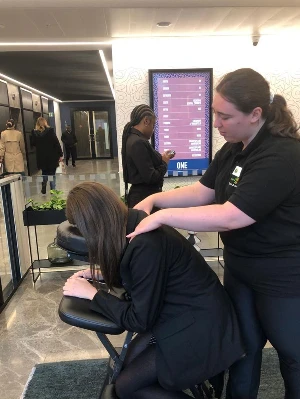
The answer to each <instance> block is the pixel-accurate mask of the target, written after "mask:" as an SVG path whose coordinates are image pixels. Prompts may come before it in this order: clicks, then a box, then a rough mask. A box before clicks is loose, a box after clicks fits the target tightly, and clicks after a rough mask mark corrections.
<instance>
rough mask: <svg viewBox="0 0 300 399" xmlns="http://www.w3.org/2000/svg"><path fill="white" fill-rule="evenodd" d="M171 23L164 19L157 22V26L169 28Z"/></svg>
mask: <svg viewBox="0 0 300 399" xmlns="http://www.w3.org/2000/svg"><path fill="white" fill-rule="evenodd" d="M170 25H171V22H167V21H165V22H164V21H162V22H157V24H156V26H158V27H159V28H168V27H169V26H170Z"/></svg>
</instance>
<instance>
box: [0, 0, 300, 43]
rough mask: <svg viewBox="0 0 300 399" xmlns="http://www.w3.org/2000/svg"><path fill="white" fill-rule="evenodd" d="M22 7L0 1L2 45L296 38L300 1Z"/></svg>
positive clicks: (40, 2)
mask: <svg viewBox="0 0 300 399" xmlns="http://www.w3.org/2000/svg"><path fill="white" fill-rule="evenodd" d="M24 3H25V2H24V0H0V43H1V42H2V43H3V42H26V41H31V42H45V41H63V42H67V41H107V40H110V39H114V38H119V37H145V36H150V37H151V36H200V35H251V34H257V33H259V34H261V35H270V34H272V35H273V34H282V33H283V32H293V33H295V32H297V33H300V2H299V0H297V1H295V0H286V1H282V0H270V1H269V0H262V1H259V0H252V1H248V0H246V1H242V0H231V1H228V0H227V1H225V0H204V1H199V0H198V1H196V0H185V1H184V4H185V7H184V8H182V4H183V0H181V1H178V0H151V1H150V0H146V1H144V0H143V1H141V0H126V2H125V1H124V0H63V1H62V0H51V2H49V0H31V1H30V0H26V6H25V4H24ZM296 3H297V4H299V6H298V7H296ZM49 4H51V8H49ZM199 4H201V5H202V7H199ZM250 4H251V6H250ZM120 5H122V6H123V8H119V6H120ZM124 5H126V7H128V8H124ZM158 5H159V8H154V7H155V6H158ZM208 5H209V6H208ZM237 5H239V6H237ZM270 5H272V6H270ZM135 6H136V7H137V8H136V7H135ZM33 7H34V8H33ZM159 21H170V22H171V26H170V27H169V28H158V27H157V26H156V24H157V22H159ZM14 49H15V48H14Z"/></svg>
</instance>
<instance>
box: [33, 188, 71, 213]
mask: <svg viewBox="0 0 300 399" xmlns="http://www.w3.org/2000/svg"><path fill="white" fill-rule="evenodd" d="M50 194H51V197H50V200H49V201H46V202H43V203H40V202H36V201H34V200H33V199H32V198H30V200H29V203H30V204H31V205H30V206H31V208H32V209H33V210H34V211H49V210H62V209H65V207H66V202H67V201H66V200H65V199H63V198H61V196H62V194H63V191H59V190H50Z"/></svg>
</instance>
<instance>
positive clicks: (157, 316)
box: [91, 209, 244, 390]
mask: <svg viewBox="0 0 300 399" xmlns="http://www.w3.org/2000/svg"><path fill="white" fill-rule="evenodd" d="M145 216H146V214H145V213H144V212H142V211H138V210H135V209H129V219H128V225H127V232H132V231H133V230H134V228H135V226H136V225H137V224H138V223H139V221H140V220H142V219H143V218H144V217H145ZM120 273H121V279H122V284H123V286H124V288H125V290H126V291H127V292H128V293H129V294H130V296H131V301H130V302H128V301H125V300H121V299H119V298H117V297H115V296H112V295H110V294H108V293H97V294H96V295H95V297H94V299H93V300H92V302H91V308H92V309H93V310H95V311H97V312H99V313H102V314H103V315H104V316H106V317H108V318H109V319H111V320H113V321H114V322H115V323H116V324H118V325H119V326H122V327H123V328H125V329H126V330H129V331H135V332H139V333H142V332H145V331H149V330H151V331H152V333H153V335H154V336H155V338H156V340H157V343H156V348H157V355H156V359H157V370H158V378H159V382H160V384H161V385H162V386H163V387H165V388H166V389H177V390H181V389H185V388H188V387H191V386H192V385H193V384H196V383H200V382H202V381H205V380H206V379H208V378H210V377H212V376H214V375H216V374H218V373H219V372H221V371H223V370H225V369H227V368H228V367H229V366H230V365H231V364H232V363H234V362H235V361H236V360H237V359H239V358H240V357H241V356H242V354H243V352H244V350H243V347H242V343H241V338H240V332H239V328H238V324H237V319H236V315H235V313H234V310H233V306H232V304H231V302H230V300H229V298H228V296H227V294H226V292H225V290H224V288H223V286H222V285H221V283H220V281H219V279H218V277H217V276H216V274H215V273H214V272H213V271H212V270H211V268H210V267H209V266H208V265H207V263H206V262H205V260H204V259H203V257H202V256H201V255H200V254H199V253H198V252H197V251H196V249H195V248H194V247H193V246H192V245H191V244H190V243H189V242H188V241H187V240H186V239H185V238H184V237H183V236H182V235H181V234H179V233H178V232H177V231H176V230H174V229H172V228H170V227H167V226H163V227H161V228H159V229H157V230H155V231H152V232H149V233H145V234H141V235H139V236H137V237H135V238H134V239H133V240H132V241H131V242H130V243H129V244H128V246H127V249H126V251H125V254H124V256H123V258H122V261H121V264H120Z"/></svg>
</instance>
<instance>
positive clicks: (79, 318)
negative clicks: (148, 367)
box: [56, 221, 214, 399]
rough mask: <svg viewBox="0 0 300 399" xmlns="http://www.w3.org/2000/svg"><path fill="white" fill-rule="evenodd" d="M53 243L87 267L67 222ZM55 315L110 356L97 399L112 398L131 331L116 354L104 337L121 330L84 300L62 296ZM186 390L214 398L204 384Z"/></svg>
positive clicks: (81, 244) (76, 232)
mask: <svg viewBox="0 0 300 399" xmlns="http://www.w3.org/2000/svg"><path fill="white" fill-rule="evenodd" d="M56 242H57V245H59V246H60V247H61V248H63V249H65V250H66V251H67V252H68V253H69V255H70V257H71V258H72V259H76V260H81V261H84V262H87V264H88V262H89V260H88V250H87V246H86V242H85V239H84V238H83V237H82V235H81V234H80V232H79V230H78V229H77V227H76V226H74V225H71V224H70V223H69V222H68V221H65V222H63V223H61V224H60V225H59V226H58V228H57V239H56ZM100 286H101V289H104V290H107V286H106V285H105V283H104V281H102V282H100ZM59 316H60V318H61V320H62V321H64V322H65V323H67V324H69V325H72V326H75V327H80V328H83V329H86V330H90V331H94V332H95V333H96V334H97V336H98V338H99V339H100V341H101V343H102V344H103V346H104V347H105V349H106V350H107V352H108V353H109V355H110V357H111V359H110V361H109V362H108V370H107V376H106V380H105V383H104V384H103V387H102V390H101V393H100V398H101V399H106V398H107V399H108V398H113V395H112V393H111V391H112V384H114V383H115V381H116V378H117V376H118V375H119V373H120V372H121V370H122V366H123V362H124V359H125V355H126V352H127V349H128V345H129V343H130V341H131V339H132V337H133V335H134V332H131V331H128V332H127V333H126V335H125V339H124V342H123V346H122V348H121V351H120V352H119V351H117V350H116V349H115V347H114V346H113V345H112V343H111V342H110V341H109V339H108V338H107V336H106V334H110V335H119V334H122V333H123V332H124V329H123V328H122V327H119V326H117V325H116V324H115V323H114V322H112V321H111V320H109V319H107V318H106V317H104V316H102V315H101V314H99V313H96V312H94V311H92V310H91V309H90V301H89V300H88V299H82V298H77V297H68V296H64V297H63V298H62V300H61V302H60V305H59ZM190 390H191V391H192V393H193V395H194V397H195V398H199V399H202V398H203V399H204V398H213V397H214V392H213V388H212V387H211V385H210V384H209V383H208V382H207V381H206V382H205V383H203V384H201V385H199V386H197V387H192V388H190Z"/></svg>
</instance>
